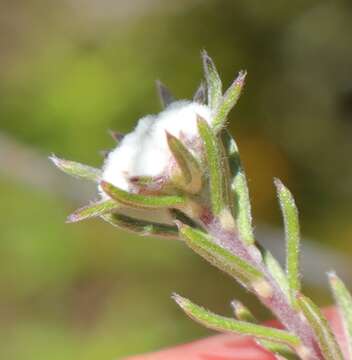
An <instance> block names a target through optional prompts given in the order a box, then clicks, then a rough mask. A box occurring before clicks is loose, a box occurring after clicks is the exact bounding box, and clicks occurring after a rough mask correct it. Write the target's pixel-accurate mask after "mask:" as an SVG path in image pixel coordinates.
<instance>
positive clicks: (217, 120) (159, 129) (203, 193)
mask: <svg viewBox="0 0 352 360" xmlns="http://www.w3.org/2000/svg"><path fill="white" fill-rule="evenodd" d="M203 64H204V70H205V78H206V84H204V83H202V84H201V86H200V87H199V89H198V90H197V92H196V94H195V96H194V100H193V101H186V100H182V101H175V100H174V98H173V96H172V95H171V94H170V92H169V91H168V90H167V88H166V87H165V86H164V85H162V84H161V83H160V82H158V83H157V86H158V91H159V96H160V98H161V103H162V105H163V106H164V110H163V111H162V112H160V113H159V114H157V115H147V116H145V117H143V118H141V119H140V120H139V121H138V124H137V126H136V128H135V129H134V130H133V131H132V132H131V133H129V134H127V135H124V136H122V135H121V134H119V133H112V136H113V137H114V139H115V140H116V141H117V146H116V148H115V149H113V150H112V151H110V152H109V153H108V154H107V156H106V159H105V162H104V165H103V168H102V170H98V169H93V168H90V167H87V166H85V165H82V164H78V163H75V162H71V161H67V160H62V159H58V158H56V157H52V160H53V161H54V163H55V165H57V166H58V167H59V168H61V169H62V170H63V171H65V172H67V173H69V174H71V175H74V176H78V177H84V178H86V179H90V180H94V181H95V182H96V183H97V186H98V190H99V194H100V200H99V201H98V202H95V203H93V204H90V205H88V206H85V207H83V208H81V209H78V210H77V211H76V212H75V213H73V214H72V215H71V216H70V217H69V219H68V221H69V222H72V221H79V220H83V219H86V218H88V217H92V216H101V217H102V218H103V219H105V220H108V221H109V222H112V219H113V218H116V215H117V214H123V215H127V216H129V217H131V221H135V220H142V221H147V222H148V221H151V220H154V219H155V218H157V219H158V223H164V224H168V225H169V226H171V227H172V230H173V231H177V227H176V226H175V223H174V221H175V220H177V219H176V217H175V216H176V215H175V211H176V213H177V214H178V216H179V215H180V213H179V212H181V213H182V214H183V215H184V216H187V217H188V218H190V219H189V220H192V221H195V222H198V221H199V219H197V217H199V216H200V215H201V213H202V212H207V211H208V210H209V209H207V207H208V205H207V204H209V203H212V208H213V210H214V211H215V212H218V211H220V210H222V209H223V208H226V207H227V208H230V207H231V206H227V204H226V201H225V200H226V199H225V197H226V195H225V193H226V191H224V189H223V186H222V184H221V183H222V180H221V176H219V175H220V169H221V167H222V162H223V157H224V156H226V154H225V153H224V147H223V145H221V140H220V133H221V131H222V129H223V126H224V124H225V121H226V117H227V114H228V112H229V111H230V109H231V108H232V106H234V105H235V103H236V102H237V99H238V97H239V95H240V90H241V88H242V86H243V83H244V73H240V75H239V77H238V78H237V79H236V80H235V82H234V83H233V85H232V86H231V87H230V88H229V90H228V91H227V92H226V93H225V95H222V93H221V88H222V85H221V81H220V78H219V76H218V75H217V72H216V68H215V65H214V63H213V62H212V60H211V59H210V58H209V57H208V55H207V54H206V53H203ZM206 98H207V99H206ZM206 103H207V104H206ZM214 150H215V156H212V155H211V154H212V153H213V152H214ZM225 168H226V166H225ZM210 173H211V174H210ZM216 175H217V176H216ZM209 199H211V200H209ZM125 220H126V219H125ZM116 225H119V224H117V223H116ZM152 225H153V229H155V228H156V226H157V224H155V223H152ZM122 227H124V228H125V226H122ZM128 229H129V230H131V227H129V228H128ZM148 234H151V235H152V233H150V232H148Z"/></svg>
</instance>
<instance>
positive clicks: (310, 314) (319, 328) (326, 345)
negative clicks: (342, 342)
mask: <svg viewBox="0 0 352 360" xmlns="http://www.w3.org/2000/svg"><path fill="white" fill-rule="evenodd" d="M297 304H298V306H299V308H300V309H301V311H302V312H303V314H304V316H305V318H306V319H307V321H308V322H309V324H310V325H311V327H312V328H313V330H314V333H315V335H316V338H317V341H318V344H319V347H320V350H321V352H322V353H323V354H324V358H325V359H326V360H343V356H342V353H341V350H340V348H339V345H338V344H337V342H336V339H335V337H334V334H333V333H332V331H331V329H330V325H329V323H328V321H327V320H326V319H325V317H324V316H323V314H322V313H321V311H320V309H319V307H318V306H317V305H315V304H314V303H313V302H312V300H310V299H309V298H307V297H306V296H303V295H301V294H300V295H298V296H297Z"/></svg>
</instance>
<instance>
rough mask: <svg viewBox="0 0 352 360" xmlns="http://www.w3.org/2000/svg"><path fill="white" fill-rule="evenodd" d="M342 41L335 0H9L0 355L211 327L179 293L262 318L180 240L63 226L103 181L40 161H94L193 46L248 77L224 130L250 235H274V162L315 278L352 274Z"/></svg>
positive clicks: (2, 40)
mask: <svg viewBox="0 0 352 360" xmlns="http://www.w3.org/2000/svg"><path fill="white" fill-rule="evenodd" d="M351 38H352V3H351V2H350V1H343V0H336V1H318V0H305V1H302V0H298V1H275V0H267V1H261V0H246V1H244V0H242V1H222V0H213V1H212V0H205V1H196V0H194V1H192V0H188V1H186V0H178V1H161V0H159V1H158V0H129V1H126V0H115V1H111V0H99V1H98V0H64V1H50V0H46V1H44V0H15V1H14V0H1V2H0V65H1V66H0V196H1V202H0V358H1V359H7V360H22V359H23V360H41V359H51V360H63V359H65V360H69V359H72V360H73V359H75V360H76V359H85V360H98V359H99V360H102V359H119V358H123V357H125V356H128V355H130V354H135V353H139V352H145V351H152V350H156V349H159V348H161V347H164V346H170V345H174V344H178V343H181V342H185V341H189V340H191V339H195V338H197V337H200V336H205V335H206V334H208V332H207V331H206V330H204V329H202V328H201V327H200V326H198V325H196V324H193V323H192V322H191V321H190V320H188V319H187V318H186V317H185V316H184V315H183V314H182V313H181V312H180V311H179V310H178V309H177V307H176V306H175V304H174V303H173V302H172V301H171V299H170V294H171V293H172V292H173V291H177V292H178V293H180V294H182V295H184V296H187V297H189V298H191V299H192V300H194V301H195V302H197V303H200V304H204V305H206V306H207V307H209V308H211V309H212V310H215V311H218V312H221V313H224V314H230V310H229V307H228V303H229V301H230V300H231V299H232V298H234V297H236V298H238V299H240V300H243V301H246V302H249V303H250V304H251V305H252V308H253V310H254V312H255V313H257V314H258V315H259V316H261V317H262V318H263V319H265V318H267V317H268V316H269V315H268V314H267V313H265V312H264V311H263V309H262V308H261V307H259V306H258V304H257V303H256V302H255V301H254V300H253V299H252V298H251V297H248V296H247V294H246V293H245V292H244V291H243V290H242V289H240V288H239V287H238V286H237V285H236V284H234V283H233V282H232V281H230V280H229V279H228V278H227V277H226V276H224V275H222V274H221V273H219V272H218V271H217V270H215V269H213V268H211V267H210V266H208V265H207V264H206V263H204V262H203V261H202V260H201V259H199V258H198V257H197V256H196V255H194V254H193V253H191V251H190V250H189V249H187V248H185V247H184V246H183V245H182V244H181V243H178V242H172V241H163V240H160V239H149V238H137V237H134V236H131V235H130V234H127V233H125V232H119V231H117V230H115V229H113V228H112V227H111V226H109V225H108V224H106V223H103V222H102V221H99V220H91V221H87V222H85V223H80V224H77V225H68V224H65V217H66V216H67V215H68V214H69V213H70V212H72V211H73V210H74V209H75V208H76V207H78V206H80V205H83V204H85V203H87V202H88V200H90V199H93V198H94V197H95V196H96V192H95V189H94V188H91V187H90V186H89V185H88V184H82V183H81V182H79V181H75V180H72V179H68V177H66V176H64V175H62V174H60V173H59V172H58V171H57V170H56V169H54V168H53V166H52V165H51V164H49V162H48V161H47V156H48V155H49V154H51V153H55V154H57V155H58V156H61V157H64V158H68V159H75V160H77V161H80V162H84V163H88V164H91V165H94V166H101V164H102V158H101V157H100V155H99V150H100V149H108V148H110V147H112V146H113V141H112V140H111V139H109V137H108V135H107V130H108V129H116V130H120V131H130V130H131V129H132V128H133V126H134V123H135V122H136V120H137V119H138V118H139V117H141V116H142V115H144V114H147V113H155V112H157V111H159V104H158V100H157V98H156V96H155V89H154V80H155V79H161V80H162V81H163V82H165V83H166V84H168V85H169V87H170V88H172V90H173V92H174V94H175V95H176V96H177V97H179V98H188V97H191V96H192V93H193V91H194V90H195V88H196V87H197V85H198V84H199V81H200V79H201V77H202V69H201V63H200V50H201V49H203V48H205V49H207V51H208V52H209V53H210V55H211V56H212V57H213V58H214V60H215V61H216V63H217V66H218V69H219V71H220V73H221V74H222V77H223V80H224V83H225V85H228V84H229V83H230V82H231V80H232V79H233V78H234V77H235V75H236V73H237V71H238V70H240V69H247V71H248V74H249V75H248V78H247V85H246V88H245V91H244V94H243V96H242V98H241V100H240V102H239V104H238V105H237V108H236V109H235V111H233V113H232V114H231V124H230V129H231V132H232V133H233V135H234V136H235V138H236V139H237V141H238V143H239V146H240V150H241V154H242V157H243V161H244V164H245V167H246V169H247V173H248V177H249V185H250V190H251V197H252V201H253V208H254V209H253V211H254V217H255V223H256V231H257V234H258V238H259V239H261V238H263V239H267V240H268V241H269V243H270V244H271V245H270V246H271V247H273V248H274V249H282V246H283V244H282V243H283V234H282V228H281V219H280V213H279V210H278V206H277V203H276V199H275V194H274V189H273V185H272V178H273V177H274V176H276V177H279V178H281V179H282V180H283V181H284V182H285V183H286V184H287V185H288V186H289V187H290V188H291V190H292V191H293V192H294V194H295V196H296V200H297V203H298V205H299V207H300V210H301V212H300V213H301V221H302V229H303V234H304V237H305V238H307V241H306V242H305V244H306V245H307V248H306V249H304V251H305V256H304V259H303V260H304V266H305V268H306V269H308V271H307V272H306V275H307V292H308V293H310V294H315V295H318V296H319V297H318V299H319V301H320V304H321V305H326V304H328V303H329V302H330V301H331V299H330V297H329V295H328V291H327V283H325V284H324V283H323V279H324V271H326V270H329V269H330V268H331V267H332V266H335V267H337V268H338V270H339V271H340V272H341V273H342V274H341V275H342V277H343V278H344V280H346V281H347V283H351V282H352V281H351V279H352V271H351V270H350V266H349V264H350V261H351V260H352V241H351V237H352V236H351V235H352V222H351V210H352V203H351V200H352V162H351V151H352V46H351ZM85 185H87V187H86V186H85Z"/></svg>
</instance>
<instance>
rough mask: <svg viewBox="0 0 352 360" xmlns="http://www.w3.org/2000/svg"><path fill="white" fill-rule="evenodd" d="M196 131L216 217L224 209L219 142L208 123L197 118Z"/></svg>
mask: <svg viewBox="0 0 352 360" xmlns="http://www.w3.org/2000/svg"><path fill="white" fill-rule="evenodd" d="M198 130H199V134H200V136H201V138H202V140H203V145H204V150H205V155H206V161H207V168H208V170H209V181H210V197H211V205H212V209H213V212H214V215H218V214H219V213H220V212H221V210H223V209H224V208H225V204H224V188H223V181H222V169H221V167H222V161H221V150H220V146H219V144H218V141H219V140H218V139H217V137H216V135H215V134H214V132H213V130H212V129H211V128H210V126H209V125H208V123H207V122H206V121H205V120H204V119H202V118H201V117H198Z"/></svg>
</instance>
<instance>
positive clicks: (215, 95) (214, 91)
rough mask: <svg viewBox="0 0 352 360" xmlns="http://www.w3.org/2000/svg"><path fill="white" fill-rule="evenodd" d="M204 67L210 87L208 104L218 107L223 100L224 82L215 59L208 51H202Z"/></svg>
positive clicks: (208, 87)
mask: <svg viewBox="0 0 352 360" xmlns="http://www.w3.org/2000/svg"><path fill="white" fill-rule="evenodd" d="M202 59H203V67H204V73H205V79H206V82H207V89H208V106H209V107H210V108H211V109H216V108H217V107H218V105H219V103H220V101H221V96H222V83H221V79H220V76H219V74H218V71H217V70H216V66H215V64H214V62H213V60H212V59H211V58H210V57H209V55H208V54H207V52H206V51H203V52H202Z"/></svg>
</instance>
